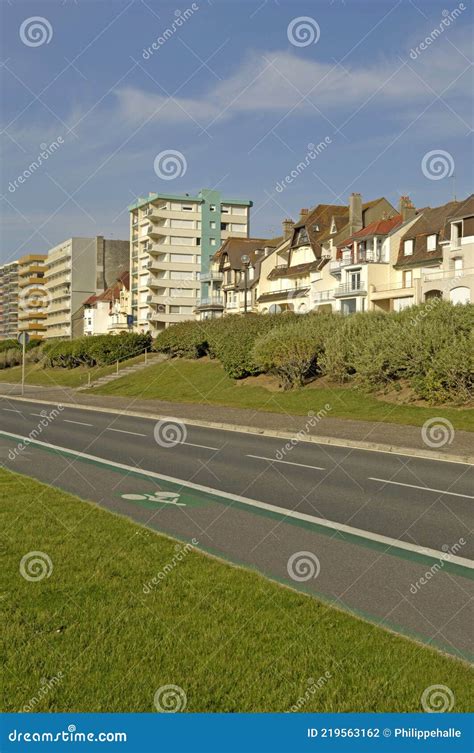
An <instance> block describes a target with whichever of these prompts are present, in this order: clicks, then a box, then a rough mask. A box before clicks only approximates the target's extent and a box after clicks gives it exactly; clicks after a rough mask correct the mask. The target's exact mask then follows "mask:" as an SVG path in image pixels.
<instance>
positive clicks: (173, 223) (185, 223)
mask: <svg viewBox="0 0 474 753" xmlns="http://www.w3.org/2000/svg"><path fill="white" fill-rule="evenodd" d="M170 227H183V228H190V229H192V228H193V227H194V220H170Z"/></svg>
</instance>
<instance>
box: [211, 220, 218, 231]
mask: <svg viewBox="0 0 474 753" xmlns="http://www.w3.org/2000/svg"><path fill="white" fill-rule="evenodd" d="M209 224H210V226H211V228H212V230H215V229H216V223H215V222H214V220H213V221H212V222H210V223H209Z"/></svg>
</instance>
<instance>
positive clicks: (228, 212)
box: [221, 206, 230, 214]
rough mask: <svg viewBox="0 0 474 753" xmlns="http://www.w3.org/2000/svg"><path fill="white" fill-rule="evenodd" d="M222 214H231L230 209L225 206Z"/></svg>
mask: <svg viewBox="0 0 474 753" xmlns="http://www.w3.org/2000/svg"><path fill="white" fill-rule="evenodd" d="M221 212H222V214H230V207H226V206H223V207H222V209H221Z"/></svg>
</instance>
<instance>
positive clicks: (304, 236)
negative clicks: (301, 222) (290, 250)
mask: <svg viewBox="0 0 474 753" xmlns="http://www.w3.org/2000/svg"><path fill="white" fill-rule="evenodd" d="M305 243H309V239H308V233H307V231H306V228H305V227H300V228H299V230H297V231H296V234H295V241H294V245H295V246H303V245H304V244H305Z"/></svg>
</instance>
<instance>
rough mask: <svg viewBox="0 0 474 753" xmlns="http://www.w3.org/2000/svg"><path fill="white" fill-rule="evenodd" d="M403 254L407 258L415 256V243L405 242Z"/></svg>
mask: <svg viewBox="0 0 474 753" xmlns="http://www.w3.org/2000/svg"><path fill="white" fill-rule="evenodd" d="M403 254H404V255H405V256H412V254H413V241H412V240H409V241H404V243H403Z"/></svg>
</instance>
